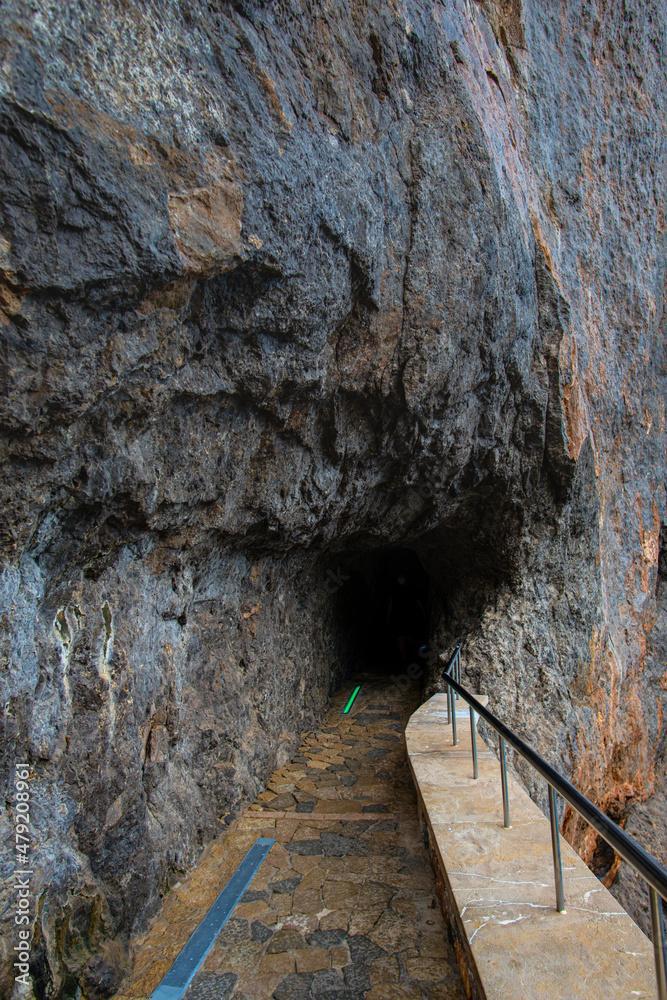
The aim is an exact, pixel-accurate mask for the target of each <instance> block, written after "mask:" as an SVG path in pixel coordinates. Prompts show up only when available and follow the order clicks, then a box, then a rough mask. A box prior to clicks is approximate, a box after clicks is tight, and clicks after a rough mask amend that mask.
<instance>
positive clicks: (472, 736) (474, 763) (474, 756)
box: [470, 705, 479, 778]
mask: <svg viewBox="0 0 667 1000" xmlns="http://www.w3.org/2000/svg"><path fill="white" fill-rule="evenodd" d="M470 741H471V743H472V776H473V778H479V770H478V768H477V733H476V732H475V710H474V708H473V707H472V705H471V706H470Z"/></svg>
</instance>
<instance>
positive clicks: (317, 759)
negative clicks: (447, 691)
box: [117, 677, 465, 1000]
mask: <svg viewBox="0 0 667 1000" xmlns="http://www.w3.org/2000/svg"><path fill="white" fill-rule="evenodd" d="M360 680H361V681H362V684H363V686H362V689H361V693H360V694H359V696H358V697H357V700H356V702H355V704H354V707H353V709H352V713H351V714H350V715H348V716H344V715H341V708H342V707H343V706H344V705H345V703H346V700H347V698H348V697H349V694H350V692H351V690H352V688H349V689H347V690H345V691H343V692H341V693H340V694H339V696H338V697H337V698H336V699H335V702H334V705H333V708H332V710H331V712H330V713H329V715H328V716H327V719H326V720H325V725H324V726H323V727H322V729H321V730H320V731H319V732H316V733H304V734H303V741H304V742H303V745H302V746H301V748H300V751H299V753H298V755H297V756H296V757H295V758H294V759H293V761H292V762H291V763H289V764H286V765H285V766H284V767H281V768H280V769H279V770H277V771H275V772H274V774H273V775H272V776H271V779H270V781H269V782H268V785H267V791H266V792H263V793H262V795H260V796H259V798H258V800H257V802H255V803H254V804H253V805H252V806H251V807H250V808H249V809H248V810H247V811H246V812H245V814H244V815H243V816H242V817H240V818H239V819H238V820H236V821H235V822H234V823H233V824H232V825H231V826H230V828H229V830H228V831H227V832H226V833H225V834H224V835H223V836H222V837H220V839H219V840H217V841H215V842H214V843H213V844H212V845H210V846H209V848H208V849H207V851H206V853H205V855H204V857H203V858H202V860H201V862H200V863H199V865H198V866H197V868H196V869H195V870H194V871H193V873H192V875H191V876H190V877H189V878H188V879H187V880H186V881H185V882H184V883H183V884H182V885H180V886H178V887H177V888H175V889H174V890H173V891H172V892H171V893H170V894H169V896H168V898H167V899H166V900H165V903H164V906H163V908H162V910H161V912H160V913H159V914H158V915H157V917H156V918H155V919H154V921H153V923H152V925H151V927H150V929H149V931H148V933H147V934H145V935H143V936H142V938H141V939H139V940H138V941H136V942H135V949H134V951H135V962H134V969H133V972H132V974H131V976H130V977H128V980H127V981H126V983H125V984H124V987H123V992H122V993H121V994H119V995H118V997H117V1000H135V998H139V997H147V996H149V995H150V993H151V992H152V990H153V989H155V987H156V986H157V984H158V983H159V981H160V979H161V978H162V976H163V975H164V973H165V972H166V970H167V969H168V968H169V966H170V965H171V963H172V961H173V960H174V958H175V957H176V955H177V954H178V952H179V951H180V949H181V948H182V947H183V945H184V944H185V942H186V941H187V939H188V937H189V936H190V934H191V933H192V931H193V930H194V928H195V927H196V925H197V924H198V923H199V921H200V920H201V918H202V917H203V916H204V914H205V912H206V910H207V909H208V907H209V906H210V905H211V903H212V902H213V901H214V899H215V898H216V896H217V895H218V893H219V892H220V890H221V889H222V888H223V886H224V884H225V882H226V881H227V879H228V878H229V876H230V875H231V874H232V872H233V871H234V869H235V868H236V866H237V865H238V864H239V862H240V861H241V859H242V858H243V856H244V854H245V853H246V851H247V850H248V848H249V847H250V846H251V845H252V844H253V843H254V841H255V839H256V838H257V837H262V836H264V837H273V838H275V840H276V843H275V844H274V845H273V847H272V848H271V850H270V852H269V854H268V856H267V858H266V860H265V861H264V863H263V864H262V866H261V868H260V869H259V872H258V873H257V875H256V876H255V878H254V879H253V881H252V882H251V884H250V886H249V888H248V890H247V892H246V894H245V896H244V897H243V899H242V900H241V902H240V903H239V904H238V906H237V907H236V909H235V911H234V913H233V915H232V916H231V918H230V919H229V920H228V922H227V924H226V925H225V927H224V928H223V930H222V933H221V934H220V936H219V937H218V940H217V942H216V944H215V945H214V947H213V949H212V951H211V952H210V953H209V955H208V958H207V960H206V962H205V963H204V965H203V966H202V968H201V969H200V971H199V973H198V974H197V976H196V977H195V979H194V980H193V982H192V984H191V986H190V988H189V989H188V991H187V993H186V995H185V1000H229V998H231V997H233V998H234V1000H271V998H273V1000H314V998H322V1000H364V998H365V1000H424V998H425V1000H464V998H465V993H464V991H463V987H462V984H461V979H460V976H459V972H458V968H457V965H456V961H455V958H454V954H453V951H452V949H451V947H450V945H449V942H448V939H447V934H446V929H445V924H444V920H443V917H442V914H441V912H440V907H439V904H438V902H437V899H436V893H435V879H434V875H433V869H432V867H431V862H430V859H429V856H428V852H427V850H426V849H425V847H424V844H423V841H422V836H421V831H420V828H419V823H418V820H417V807H416V795H415V791H414V787H413V784H412V779H411V776H410V771H409V767H408V764H407V758H406V752H405V741H404V737H403V731H404V729H405V725H406V723H407V720H408V718H409V717H410V715H411V713H412V712H413V711H414V710H415V709H416V708H417V706H418V704H419V695H418V692H417V690H416V688H415V689H413V690H412V691H411V692H410V691H408V692H407V693H405V692H401V691H399V690H398V689H397V688H396V687H395V686H394V685H393V684H391V683H390V682H388V681H385V680H381V679H378V678H376V677H364V678H361V679H360Z"/></svg>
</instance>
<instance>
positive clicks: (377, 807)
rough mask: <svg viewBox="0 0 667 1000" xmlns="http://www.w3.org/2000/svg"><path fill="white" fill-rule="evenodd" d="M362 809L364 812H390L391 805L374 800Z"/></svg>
mask: <svg viewBox="0 0 667 1000" xmlns="http://www.w3.org/2000/svg"><path fill="white" fill-rule="evenodd" d="M361 811H362V812H364V813H388V812H389V807H388V806H386V805H384V803H382V802H372V803H370V804H369V805H365V806H362V807H361Z"/></svg>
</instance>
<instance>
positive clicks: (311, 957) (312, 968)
mask: <svg viewBox="0 0 667 1000" xmlns="http://www.w3.org/2000/svg"><path fill="white" fill-rule="evenodd" d="M294 960H295V962H296V971H297V972H318V971H319V970H320V969H328V968H329V952H328V951H327V950H326V948H300V949H298V950H297V951H295V952H294Z"/></svg>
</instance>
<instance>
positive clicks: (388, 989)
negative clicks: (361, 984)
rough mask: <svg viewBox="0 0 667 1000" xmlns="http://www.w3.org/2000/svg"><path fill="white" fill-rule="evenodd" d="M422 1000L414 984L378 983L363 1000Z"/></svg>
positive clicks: (418, 988)
mask: <svg viewBox="0 0 667 1000" xmlns="http://www.w3.org/2000/svg"><path fill="white" fill-rule="evenodd" d="M459 995H460V994H459ZM423 998H424V993H422V991H421V989H420V987H419V986H418V985H417V984H416V983H379V984H378V985H377V986H373V988H372V989H370V990H369V991H368V993H366V997H365V1000H423Z"/></svg>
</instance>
